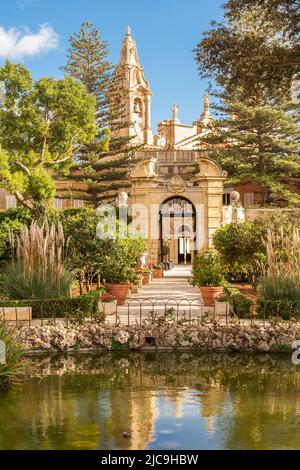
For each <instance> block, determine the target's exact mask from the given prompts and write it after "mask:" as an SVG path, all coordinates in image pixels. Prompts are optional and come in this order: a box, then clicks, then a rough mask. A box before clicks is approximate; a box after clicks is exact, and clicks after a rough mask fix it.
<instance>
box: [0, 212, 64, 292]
mask: <svg viewBox="0 0 300 470" xmlns="http://www.w3.org/2000/svg"><path fill="white" fill-rule="evenodd" d="M10 243H11V247H12V250H13V257H12V262H11V263H10V264H8V265H7V266H6V268H5V270H4V280H3V283H2V291H3V293H4V294H5V295H7V296H8V297H10V298H13V299H30V298H39V299H41V298H58V297H61V296H69V295H70V287H71V284H72V281H73V275H72V273H71V272H70V271H69V270H68V268H67V266H66V253H65V251H66V247H67V243H66V241H65V238H64V232H63V228H62V225H61V224H60V223H58V224H57V226H55V225H53V224H52V225H51V226H50V225H49V223H48V221H47V220H45V221H44V223H43V224H42V225H38V223H37V222H36V221H35V222H32V224H31V225H30V227H29V228H28V227H25V228H24V229H23V230H22V231H21V233H20V234H19V235H11V236H10Z"/></svg>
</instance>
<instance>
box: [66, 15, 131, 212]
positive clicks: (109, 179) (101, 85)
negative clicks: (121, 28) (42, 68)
mask: <svg viewBox="0 0 300 470" xmlns="http://www.w3.org/2000/svg"><path fill="white" fill-rule="evenodd" d="M108 55H109V50H108V43H107V41H104V40H102V39H101V36H100V34H99V31H98V30H97V28H95V27H94V25H93V23H90V22H85V23H83V24H82V25H81V28H80V31H79V32H78V33H74V34H73V35H72V36H71V38H70V48H69V50H68V53H67V63H66V66H65V67H63V71H64V73H65V75H66V76H71V77H73V78H75V79H76V80H78V81H79V82H80V83H82V84H83V85H85V87H86V88H87V90H88V91H89V93H91V94H92V95H94V96H95V98H96V103H97V105H96V108H97V109H96V122H97V126H98V134H97V136H96V138H95V139H94V141H93V142H92V144H90V145H86V146H84V147H83V148H82V149H81V151H80V155H78V160H79V163H78V165H77V167H75V168H73V171H72V179H73V180H78V181H84V182H85V183H86V184H87V186H88V191H87V194H88V196H87V197H86V198H87V200H88V201H89V202H91V203H92V204H93V205H94V206H95V207H96V206H97V205H98V204H99V203H100V202H112V201H114V200H115V199H116V196H117V194H118V192H119V191H120V190H122V189H126V188H129V187H130V186H131V185H130V183H129V181H128V179H127V172H128V169H129V168H130V166H131V165H132V164H133V163H134V162H135V157H134V153H133V149H132V148H131V147H130V145H129V140H130V139H128V138H124V137H123V138H114V137H112V131H113V130H115V129H117V128H120V126H121V124H120V119H118V118H119V117H120V116H119V113H120V110H119V109H115V108H114V107H113V105H112V103H113V102H114V100H113V99H112V90H117V85H118V84H117V77H116V75H115V73H114V72H115V68H114V67H113V65H112V64H111V62H110V61H109V59H108ZM121 112H122V111H121ZM122 125H126V123H125V122H124V121H123V120H122ZM84 192H85V191H84V190H83V193H84ZM64 194H65V195H66V197H69V193H68V191H66V192H65V193H64ZM64 194H63V195H64ZM73 195H74V193H73ZM76 195H77V196H79V195H78V193H77V194H76ZM80 197H81V198H82V199H84V195H82V194H81V196H80Z"/></svg>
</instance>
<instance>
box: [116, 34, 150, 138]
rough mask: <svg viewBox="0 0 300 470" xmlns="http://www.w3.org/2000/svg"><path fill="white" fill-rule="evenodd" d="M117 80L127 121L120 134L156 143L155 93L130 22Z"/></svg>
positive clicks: (117, 70)
mask: <svg viewBox="0 0 300 470" xmlns="http://www.w3.org/2000/svg"><path fill="white" fill-rule="evenodd" d="M116 83H117V93H115V92H114V95H115V96H116V98H115V99H116V100H118V103H117V105H118V109H120V110H121V111H120V112H121V115H122V117H121V118H120V120H121V121H123V122H124V125H120V129H119V130H118V131H117V132H118V135H119V136H120V137H132V140H131V141H130V143H132V144H142V145H151V144H153V135H152V130H151V118H150V112H151V111H150V101H151V96H152V93H151V90H150V87H149V83H148V81H147V80H146V79H145V76H144V69H143V67H142V66H141V64H140V62H139V58H138V52H137V47H136V43H135V40H134V39H133V37H132V35H131V29H130V27H129V26H128V28H127V33H126V36H125V38H124V40H123V42H122V47H121V53H120V60H119V64H118V65H117V68H116Z"/></svg>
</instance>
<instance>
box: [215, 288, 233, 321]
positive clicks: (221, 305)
mask: <svg viewBox="0 0 300 470" xmlns="http://www.w3.org/2000/svg"><path fill="white" fill-rule="evenodd" d="M229 309H230V303H229V297H228V295H226V294H225V293H224V292H222V293H221V294H219V295H217V296H216V297H215V313H216V314H217V315H228V314H229V311H230V310H229Z"/></svg>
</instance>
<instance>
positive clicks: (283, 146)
mask: <svg viewBox="0 0 300 470" xmlns="http://www.w3.org/2000/svg"><path fill="white" fill-rule="evenodd" d="M216 108H217V109H218V110H219V111H220V112H221V113H222V114H223V116H225V117H223V118H221V119H219V120H218V121H215V122H214V129H213V131H212V132H211V133H210V134H207V135H206V136H205V137H203V138H202V139H201V146H202V147H203V146H204V147H206V148H208V149H209V150H210V151H211V156H212V158H214V159H215V160H217V161H218V162H219V163H220V165H221V167H222V168H223V169H224V170H225V171H227V172H228V180H227V183H228V184H236V183H241V182H244V181H249V182H251V183H254V184H259V185H261V186H262V187H263V189H264V190H265V194H264V202H265V203H268V202H270V201H269V200H268V195H269V193H273V194H274V195H275V196H276V198H277V199H280V198H281V199H283V200H285V201H288V202H289V203H291V204H299V203H300V195H299V194H297V192H296V189H297V187H298V189H299V181H298V182H297V180H294V181H295V182H294V183H293V178H300V129H299V125H298V122H297V112H295V111H294V112H292V111H291V110H290V109H289V110H288V111H285V110H283V109H280V108H274V107H269V106H267V105H266V104H262V103H260V104H258V105H257V106H253V105H247V104H245V103H244V102H239V101H230V100H228V99H227V100H224V101H223V105H221V106H216ZM224 113H225V114H224ZM293 185H294V186H293Z"/></svg>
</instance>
